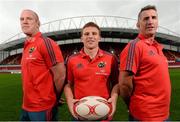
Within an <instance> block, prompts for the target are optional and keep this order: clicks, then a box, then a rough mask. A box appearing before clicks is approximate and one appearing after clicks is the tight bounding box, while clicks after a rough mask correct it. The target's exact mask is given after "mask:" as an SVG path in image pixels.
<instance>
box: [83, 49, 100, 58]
mask: <svg viewBox="0 0 180 122" xmlns="http://www.w3.org/2000/svg"><path fill="white" fill-rule="evenodd" d="M80 54H81V55H82V57H83V58H85V57H89V56H88V55H87V54H86V53H85V52H84V48H82V49H81V51H80ZM102 56H103V50H101V49H98V53H97V55H96V56H95V58H97V57H102Z"/></svg>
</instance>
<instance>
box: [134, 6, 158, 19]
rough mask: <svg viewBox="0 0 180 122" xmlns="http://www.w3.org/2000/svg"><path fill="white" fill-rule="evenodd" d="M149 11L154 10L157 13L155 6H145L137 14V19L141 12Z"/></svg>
mask: <svg viewBox="0 0 180 122" xmlns="http://www.w3.org/2000/svg"><path fill="white" fill-rule="evenodd" d="M150 9H152V10H155V11H156V12H157V9H156V6H154V5H147V6H145V7H143V8H141V11H140V12H139V14H138V19H139V18H140V16H141V13H142V12H143V11H146V10H150Z"/></svg>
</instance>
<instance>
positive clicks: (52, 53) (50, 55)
mask: <svg viewBox="0 0 180 122" xmlns="http://www.w3.org/2000/svg"><path fill="white" fill-rule="evenodd" d="M41 54H42V55H43V57H44V60H45V62H46V64H47V65H48V67H52V66H54V65H56V64H57V63H62V62H64V59H63V56H62V53H61V50H60V47H59V46H58V45H57V44H56V43H55V42H54V41H53V40H51V39H49V38H44V43H43V44H42V47H41Z"/></svg>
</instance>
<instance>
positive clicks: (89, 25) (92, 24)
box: [81, 22, 101, 35]
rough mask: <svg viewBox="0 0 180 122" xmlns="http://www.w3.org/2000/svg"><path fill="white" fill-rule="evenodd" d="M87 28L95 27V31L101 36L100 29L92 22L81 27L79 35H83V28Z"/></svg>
mask: <svg viewBox="0 0 180 122" xmlns="http://www.w3.org/2000/svg"><path fill="white" fill-rule="evenodd" d="M87 27H95V28H97V29H98V30H99V34H100V35H101V29H100V27H99V26H98V25H97V24H96V23H94V22H88V23H86V24H85V25H84V26H83V28H82V31H81V35H82V34H83V30H84V28H87Z"/></svg>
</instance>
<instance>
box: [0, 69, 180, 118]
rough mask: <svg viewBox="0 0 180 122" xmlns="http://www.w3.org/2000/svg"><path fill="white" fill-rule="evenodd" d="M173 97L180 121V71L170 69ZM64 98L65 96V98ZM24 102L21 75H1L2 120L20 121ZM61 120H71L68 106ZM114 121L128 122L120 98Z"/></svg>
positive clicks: (173, 109)
mask: <svg viewBox="0 0 180 122" xmlns="http://www.w3.org/2000/svg"><path fill="white" fill-rule="evenodd" d="M170 77H171V81H172V97H171V110H170V112H171V113H170V114H171V116H170V119H171V120H174V121H175V120H180V116H179V115H180V69H170ZM63 97H64V96H63ZM21 102H22V88H21V77H20V74H0V120H1V121H5V120H6V121H12V120H19V116H20V112H21V104H22V103H21ZM58 118H59V120H71V116H70V114H69V111H68V108H67V105H66V104H63V105H61V106H60V107H59V114H58ZM114 120H128V112H127V108H126V106H125V104H124V103H123V101H122V100H121V98H119V100H118V104H117V111H116V113H115V116H114Z"/></svg>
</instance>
